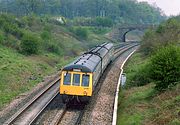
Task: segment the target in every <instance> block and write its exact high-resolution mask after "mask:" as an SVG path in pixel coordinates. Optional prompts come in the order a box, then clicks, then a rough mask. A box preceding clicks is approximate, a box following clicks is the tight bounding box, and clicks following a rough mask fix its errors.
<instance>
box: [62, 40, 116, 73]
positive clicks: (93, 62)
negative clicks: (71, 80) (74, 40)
mask: <svg viewBox="0 0 180 125" xmlns="http://www.w3.org/2000/svg"><path fill="white" fill-rule="evenodd" d="M112 47H113V44H112V43H104V44H102V45H98V46H96V47H94V48H92V49H91V50H89V51H88V52H86V53H84V54H83V55H81V56H80V57H79V58H77V59H76V60H75V61H74V62H72V63H70V64H69V65H67V66H65V67H64V69H63V70H66V71H73V70H77V69H78V70H81V72H93V71H94V70H95V68H96V66H97V65H98V64H99V63H100V61H101V59H102V58H104V56H105V55H106V54H107V53H108V51H109V50H110V49H111V48H112Z"/></svg>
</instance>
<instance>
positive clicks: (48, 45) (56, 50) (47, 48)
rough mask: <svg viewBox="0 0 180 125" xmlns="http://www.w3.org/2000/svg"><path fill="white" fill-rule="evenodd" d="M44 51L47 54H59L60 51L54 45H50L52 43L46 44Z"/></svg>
mask: <svg viewBox="0 0 180 125" xmlns="http://www.w3.org/2000/svg"><path fill="white" fill-rule="evenodd" d="M46 50H47V51H48V52H52V53H56V54H60V49H59V47H58V45H56V44H52V43H49V44H47V45H46Z"/></svg>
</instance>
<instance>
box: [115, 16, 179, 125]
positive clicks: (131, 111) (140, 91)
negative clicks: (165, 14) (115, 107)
mask: <svg viewBox="0 0 180 125" xmlns="http://www.w3.org/2000/svg"><path fill="white" fill-rule="evenodd" d="M179 32H180V16H177V17H173V18H170V19H169V20H167V21H166V22H163V23H162V24H160V26H159V27H158V28H157V29H156V30H155V31H153V30H149V31H148V32H146V34H145V36H144V38H143V41H142V46H141V48H140V50H139V51H138V52H137V53H136V54H135V55H133V57H132V58H130V61H129V62H128V63H127V65H126V67H125V73H126V74H127V82H126V85H125V88H126V89H122V90H121V92H120V99H119V112H118V125H126V124H127V125H131V124H132V125H140V124H147V125H152V124H153V125H179V124H180V119H179V116H180V109H179V106H180V100H179V99H180V95H179V93H180V46H179V43H180V34H179Z"/></svg>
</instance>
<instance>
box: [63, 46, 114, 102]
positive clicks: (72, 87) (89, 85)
mask: <svg viewBox="0 0 180 125" xmlns="http://www.w3.org/2000/svg"><path fill="white" fill-rule="evenodd" d="M113 52H114V48H113V44H112V43H104V44H102V45H98V46H96V47H94V48H92V49H91V50H90V51H88V52H86V53H84V54H83V55H81V56H80V57H79V58H77V59H76V60H75V61H74V62H72V63H70V64H69V65H67V66H65V67H64V68H63V70H62V72H61V82H60V94H61V95H62V98H63V102H65V103H66V102H69V101H70V100H74V99H75V100H77V101H78V102H88V101H89V99H90V97H91V96H92V93H93V91H94V89H95V86H96V84H97V82H98V80H99V78H100V76H101V75H102V73H103V72H104V70H105V68H106V67H107V65H108V64H109V63H110V62H111V61H112V59H113Z"/></svg>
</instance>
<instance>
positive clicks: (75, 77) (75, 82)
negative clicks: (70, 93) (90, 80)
mask: <svg viewBox="0 0 180 125" xmlns="http://www.w3.org/2000/svg"><path fill="white" fill-rule="evenodd" d="M73 85H74V86H79V85H80V74H74V75H73Z"/></svg>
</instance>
